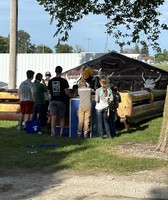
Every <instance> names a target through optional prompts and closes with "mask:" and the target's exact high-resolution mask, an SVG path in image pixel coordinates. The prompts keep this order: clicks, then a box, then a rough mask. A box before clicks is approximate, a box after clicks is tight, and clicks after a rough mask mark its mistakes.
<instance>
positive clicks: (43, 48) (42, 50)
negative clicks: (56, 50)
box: [35, 44, 53, 53]
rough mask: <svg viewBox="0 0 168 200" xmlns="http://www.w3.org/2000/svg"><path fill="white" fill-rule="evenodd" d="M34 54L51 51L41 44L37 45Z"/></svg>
mask: <svg viewBox="0 0 168 200" xmlns="http://www.w3.org/2000/svg"><path fill="white" fill-rule="evenodd" d="M35 52H36V53H53V51H52V49H50V47H47V46H45V45H43V44H41V45H38V46H37V47H36V48H35Z"/></svg>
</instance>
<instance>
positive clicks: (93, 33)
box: [0, 0, 168, 55]
mask: <svg viewBox="0 0 168 200" xmlns="http://www.w3.org/2000/svg"><path fill="white" fill-rule="evenodd" d="M18 2H19V3H18V4H19V8H18V30H24V31H26V32H27V33H28V34H29V35H30V36H31V43H33V44H35V45H40V44H43V45H46V46H49V47H50V48H51V49H53V50H54V46H55V45H56V44H57V38H56V37H55V38H54V37H53V35H54V33H55V24H51V25H50V16H49V14H48V13H47V12H45V11H44V8H43V6H41V5H38V3H37V1H36V0H19V1H18ZM161 12H162V14H163V16H162V17H161V19H162V21H164V23H168V0H166V3H165V4H164V6H162V8H161ZM105 23H106V20H105V17H103V16H93V15H89V16H87V17H85V18H84V19H82V20H81V21H80V22H78V23H77V24H75V25H74V28H73V29H72V31H71V32H70V38H69V40H68V41H67V43H68V44H69V45H71V46H72V47H75V45H78V46H80V47H82V48H83V49H85V51H86V52H88V51H89V52H99V53H104V52H105V51H106V50H107V46H108V49H110V50H112V49H113V50H116V51H119V47H118V45H116V44H115V39H114V38H113V37H112V36H108V39H107V35H106V34H105V27H104V24H105ZM0 24H1V29H0V35H1V36H5V37H7V35H8V34H9V32H10V0H0ZM167 35H168V31H163V32H162V33H161V35H160V39H159V44H160V47H161V48H162V49H167V50H168V42H167ZM132 47H134V44H133V45H132ZM150 54H151V55H153V54H154V52H153V51H152V50H151V49H150Z"/></svg>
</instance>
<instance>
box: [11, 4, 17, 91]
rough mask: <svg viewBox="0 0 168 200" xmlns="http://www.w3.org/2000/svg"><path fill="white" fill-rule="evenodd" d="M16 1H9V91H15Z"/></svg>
mask: <svg viewBox="0 0 168 200" xmlns="http://www.w3.org/2000/svg"><path fill="white" fill-rule="evenodd" d="M17 26H18V0H10V51H9V52H10V54H9V89H16V71H17V67H16V66H17Z"/></svg>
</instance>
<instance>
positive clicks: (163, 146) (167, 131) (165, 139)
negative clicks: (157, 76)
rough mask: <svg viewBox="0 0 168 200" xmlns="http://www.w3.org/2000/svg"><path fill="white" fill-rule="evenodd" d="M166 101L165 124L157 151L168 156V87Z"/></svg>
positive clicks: (163, 123) (163, 124)
mask: <svg viewBox="0 0 168 200" xmlns="http://www.w3.org/2000/svg"><path fill="white" fill-rule="evenodd" d="M166 94H167V95H166V100H165V102H166V103H165V105H164V112H163V122H162V127H161V131H160V135H159V141H158V144H157V146H156V151H161V152H164V153H167V154H168V121H167V118H168V87H167V92H166Z"/></svg>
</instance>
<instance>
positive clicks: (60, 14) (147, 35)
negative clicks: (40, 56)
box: [37, 0, 168, 150]
mask: <svg viewBox="0 0 168 200" xmlns="http://www.w3.org/2000/svg"><path fill="white" fill-rule="evenodd" d="M37 1H38V2H39V4H40V5H43V6H44V8H45V10H46V11H47V12H49V14H50V16H51V22H53V21H54V20H56V21H57V26H56V27H57V28H56V32H55V35H54V36H60V37H61V38H60V39H61V40H63V41H66V40H67V39H68V37H69V34H68V32H69V31H70V30H71V29H72V28H73V24H74V23H75V22H78V21H79V20H81V19H82V18H83V17H84V16H86V15H88V14H90V13H92V14H96V15H101V14H102V15H105V16H106V17H107V23H106V24H105V26H106V28H107V30H106V33H108V34H109V35H113V36H114V38H115V39H116V43H117V44H119V45H120V47H122V46H123V45H125V44H127V45H130V44H131V43H137V44H141V45H142V46H144V47H148V46H152V47H153V49H155V50H157V51H158V52H159V51H160V50H161V49H160V47H159V44H158V42H157V41H158V39H159V34H160V32H161V31H162V30H168V26H167V24H165V23H162V22H161V21H160V16H161V15H162V14H161V13H160V12H159V11H158V8H159V7H160V6H161V5H163V4H164V2H165V0H157V1H156V0H143V1H139V0H134V1H130V0H117V1H111V0H104V1H99V0H81V1H79V0H73V1H72V0H67V1H64V0H59V1H55V0H37ZM121 26H122V27H123V26H124V27H125V29H126V31H125V33H124V31H121V30H123V28H122V29H120V27H121ZM142 35H143V37H142ZM126 39H127V40H126ZM167 95H168V93H167ZM167 106H168V98H167V97H166V101H165V109H166V108H167ZM164 117H165V116H164ZM166 119H167V118H166ZM166 119H164V120H165V125H164V122H163V125H162V130H163V132H164V133H165V134H164V137H165V138H164V139H163V140H162V141H161V140H160V141H161V142H160V144H159V145H160V148H158V149H159V150H162V149H165V147H166V149H167V146H168V140H167V139H166V138H168V131H167V128H168V120H167V121H166ZM164 120H163V121H164ZM163 126H164V127H166V129H163ZM160 134H163V133H162V131H161V133H160ZM162 147H163V148H162Z"/></svg>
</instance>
